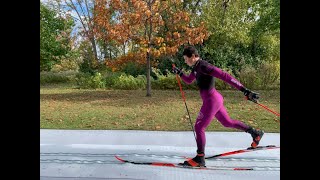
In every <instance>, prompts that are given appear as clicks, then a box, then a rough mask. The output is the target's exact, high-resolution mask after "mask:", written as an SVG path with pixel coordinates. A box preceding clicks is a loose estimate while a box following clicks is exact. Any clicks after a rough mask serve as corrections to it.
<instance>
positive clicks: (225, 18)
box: [201, 0, 280, 73]
mask: <svg viewBox="0 0 320 180" xmlns="http://www.w3.org/2000/svg"><path fill="white" fill-rule="evenodd" d="M276 1H277V0H272V2H273V3H270V2H271V1H270V0H269V1H263V0H242V1H229V0H223V1H222V0H212V1H208V2H207V3H205V4H204V6H203V13H202V14H201V17H202V18H203V19H204V20H205V22H206V23H207V26H208V30H209V31H210V33H211V36H210V37H209V39H208V40H206V41H205V43H204V44H205V45H204V48H203V49H204V50H203V53H204V56H205V57H206V58H208V59H210V60H212V61H214V63H215V64H217V65H218V66H221V67H223V68H231V69H232V70H233V71H234V73H235V71H237V70H239V69H241V68H242V66H244V65H247V64H250V65H254V66H256V65H258V64H260V63H262V62H263V61H265V60H267V59H269V58H271V57H272V56H274V55H273V54H277V53H279V52H277V51H279V50H277V47H278V44H279V43H278V42H279V41H278V40H277V38H276V36H277V35H279V32H277V31H276V30H275V29H277V28H275V27H277V25H276V24H279V23H280V19H278V15H279V9H278V8H277V5H276V3H275V2H276ZM271 12H272V13H271ZM264 19H265V20H264ZM267 22H268V23H267ZM269 22H270V23H269ZM271 22H272V23H271ZM273 25H275V26H273ZM271 29H273V31H272V33H271V31H270V30H271ZM271 34H272V35H271Z"/></svg>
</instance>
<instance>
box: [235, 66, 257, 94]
mask: <svg viewBox="0 0 320 180" xmlns="http://www.w3.org/2000/svg"><path fill="white" fill-rule="evenodd" d="M238 79H239V80H240V82H241V84H243V85H244V86H245V87H246V88H249V89H258V87H259V78H258V75H257V70H256V69H255V68H253V67H252V66H251V65H245V66H243V68H242V69H241V70H240V72H239V78H238Z"/></svg>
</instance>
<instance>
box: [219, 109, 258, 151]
mask: <svg viewBox="0 0 320 180" xmlns="http://www.w3.org/2000/svg"><path fill="white" fill-rule="evenodd" d="M215 117H216V118H217V119H218V121H219V122H220V123H221V124H222V125H223V126H224V127H229V128H236V129H239V130H242V131H245V132H247V133H250V134H251V136H252V139H253V142H252V143H251V147H252V148H256V147H257V146H258V144H259V142H260V140H261V138H262V136H263V134H264V132H263V131H261V130H259V129H254V128H253V127H251V126H248V125H246V124H245V123H243V122H241V121H239V120H236V119H231V118H230V117H229V115H228V113H227V110H226V108H225V107H224V106H223V105H222V107H221V108H220V110H219V111H218V112H217V113H216V115H215Z"/></svg>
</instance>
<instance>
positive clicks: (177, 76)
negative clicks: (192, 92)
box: [172, 64, 186, 102]
mask: <svg viewBox="0 0 320 180" xmlns="http://www.w3.org/2000/svg"><path fill="white" fill-rule="evenodd" d="M172 67H173V68H175V67H176V66H175V65H174V64H172ZM176 79H177V81H178V84H179V88H180V92H181V95H182V99H183V101H184V102H186V98H185V96H184V92H183V90H182V86H181V83H180V78H179V75H178V74H176Z"/></svg>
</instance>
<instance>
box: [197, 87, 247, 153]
mask: <svg viewBox="0 0 320 180" xmlns="http://www.w3.org/2000/svg"><path fill="white" fill-rule="evenodd" d="M200 95H201V98H202V101H203V104H202V107H201V109H200V112H199V115H198V117H197V120H196V123H195V126H194V127H195V131H196V140H197V147H198V151H201V152H204V151H205V145H206V135H205V130H206V128H207V127H208V125H209V124H210V122H211V121H212V119H213V118H214V117H216V118H217V119H218V121H219V122H220V123H221V124H222V125H223V126H224V127H230V128H236V129H240V130H242V131H245V130H247V129H248V128H249V126H248V125H246V124H244V123H243V122H241V121H239V120H235V119H231V118H230V117H229V115H228V113H227V110H226V108H225V107H224V105H223V97H222V95H221V94H220V93H219V92H218V91H217V90H216V89H215V88H212V89H210V90H201V91H200Z"/></svg>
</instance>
